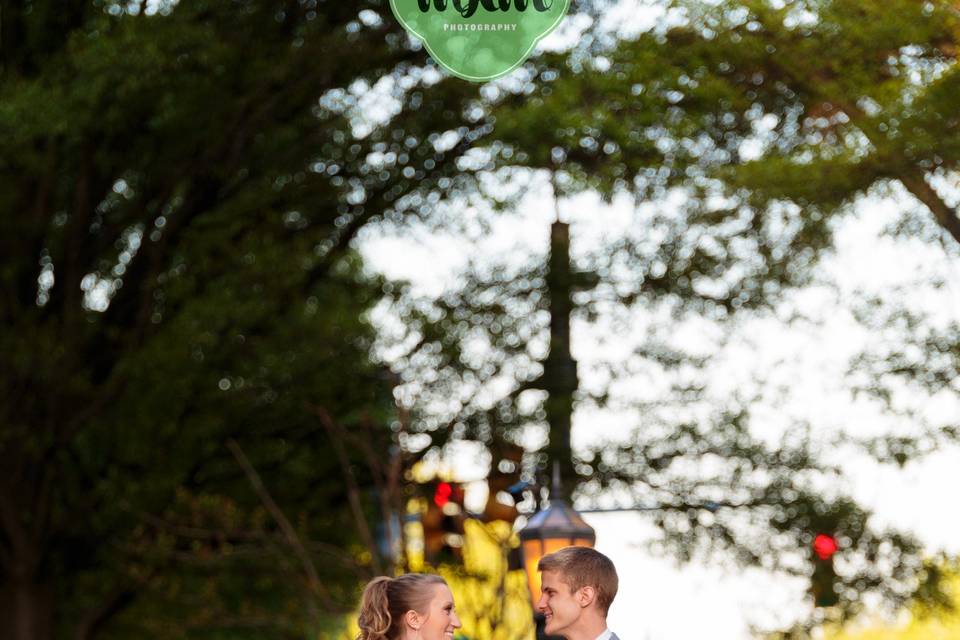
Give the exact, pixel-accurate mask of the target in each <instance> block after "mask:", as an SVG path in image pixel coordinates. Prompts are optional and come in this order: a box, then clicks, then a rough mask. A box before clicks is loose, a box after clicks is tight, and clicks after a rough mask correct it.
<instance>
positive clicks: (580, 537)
mask: <svg viewBox="0 0 960 640" xmlns="http://www.w3.org/2000/svg"><path fill="white" fill-rule="evenodd" d="M561 486H562V485H561V483H560V465H559V464H557V463H556V462H554V464H553V486H552V487H551V488H550V506H549V507H548V508H546V509H543V510H541V511H538V512H537V513H535V514H534V515H533V516H532V517H531V518H530V521H529V522H527V526H525V527H524V528H523V529H522V530H521V531H520V555H521V558H522V561H523V568H524V570H526V572H527V585H528V586H529V587H530V604H531V606H532V607H533V619H534V624H535V626H536V629H537V639H538V640H543V639H545V638H549V637H550V636H547V635H546V633H545V632H544V628H543V627H544V618H543V614H541V613H540V612H539V611H537V602H538V601H539V600H540V572H539V571H537V563H538V562H540V558H542V557H543V556H545V555H547V554H548V553H553V552H554V551H557V550H558V549H562V548H563V547H569V546H576V547H593V545H594V543H595V542H596V541H597V534H596V533H595V532H594V530H593V527H591V526H590V525H589V524H587V523H586V522H585V521H584V519H583V518H582V517H581V516H580V514H579V513H577V512H576V511H575V510H574V509H573V507H571V506H570V505H568V504H567V502H566V500H565V499H564V496H563V492H562V490H561Z"/></svg>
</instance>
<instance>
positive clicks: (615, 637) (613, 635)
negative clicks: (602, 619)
mask: <svg viewBox="0 0 960 640" xmlns="http://www.w3.org/2000/svg"><path fill="white" fill-rule="evenodd" d="M610 640H620V638H618V637H617V634H615V633H614V632H612V631H611V632H610Z"/></svg>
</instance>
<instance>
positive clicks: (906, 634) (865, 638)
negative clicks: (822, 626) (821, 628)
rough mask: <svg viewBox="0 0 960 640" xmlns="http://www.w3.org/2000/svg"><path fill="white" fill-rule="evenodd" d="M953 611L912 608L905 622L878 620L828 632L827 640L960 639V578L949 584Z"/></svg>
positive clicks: (825, 637)
mask: <svg viewBox="0 0 960 640" xmlns="http://www.w3.org/2000/svg"><path fill="white" fill-rule="evenodd" d="M949 591H950V593H951V595H952V596H953V598H952V601H953V603H954V609H953V611H949V612H941V613H937V614H930V613H924V612H922V611H920V610H914V611H911V616H910V619H909V621H907V622H905V623H901V624H890V623H877V624H873V625H869V626H867V627H866V628H862V629H859V630H834V631H828V632H827V633H826V634H825V636H824V640H960V577H954V578H953V579H952V580H951V581H950V583H949Z"/></svg>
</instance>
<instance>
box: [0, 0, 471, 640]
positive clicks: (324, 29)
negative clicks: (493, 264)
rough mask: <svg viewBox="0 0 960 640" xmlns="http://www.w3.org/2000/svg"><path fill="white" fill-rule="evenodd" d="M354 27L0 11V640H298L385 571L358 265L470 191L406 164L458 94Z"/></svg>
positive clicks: (381, 438) (389, 491)
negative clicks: (397, 103) (386, 89)
mask: <svg viewBox="0 0 960 640" xmlns="http://www.w3.org/2000/svg"><path fill="white" fill-rule="evenodd" d="M318 5H323V6H318ZM373 6H376V5H373ZM363 9H364V5H357V4H353V3H347V4H329V5H328V3H322V2H321V3H318V2H237V3H221V2H188V3H183V4H175V3H169V2H156V3H138V2H130V3H128V2H109V1H107V2H100V1H97V2H78V3H73V4H72V5H71V6H70V7H64V6H61V5H57V4H55V3H37V2H4V3H3V4H2V8H0V23H2V29H0V32H2V46H0V54H2V55H0V65H2V66H0V69H2V71H0V93H2V98H0V102H2V105H3V106H2V108H0V130H2V134H0V138H2V142H0V158H2V161H0V194H2V195H0V206H2V210H3V212H4V215H3V233H2V234H0V243H2V254H3V269H2V272H0V290H2V296H3V303H2V306H0V317H2V321H3V331H2V332H0V342H2V344H0V354H2V355H0V359H2V360H0V361H2V366H0V370H2V372H3V375H2V385H3V392H2V394H0V395H2V400H0V415H2V418H0V424H2V431H0V458H2V460H3V465H2V466H3V468H4V473H3V477H2V479H0V516H2V517H0V525H2V526H0V584H2V586H0V619H2V620H3V621H4V623H3V624H2V625H0V637H2V638H16V639H17V640H28V639H30V640H35V639H43V638H51V637H66V636H71V637H76V638H78V639H79V638H91V637H94V636H97V637H129V636H131V635H143V634H146V635H152V636H161V637H200V636H202V637H230V638H237V637H247V636H249V635H253V636H258V637H259V636H262V635H263V634H269V635H273V636H281V637H303V636H304V635H305V634H306V633H308V630H310V632H311V633H315V632H316V630H317V629H321V630H322V629H325V628H327V627H328V626H329V625H331V624H336V625H339V624H340V621H341V618H342V616H341V615H340V613H341V612H342V611H346V610H348V609H350V608H351V607H352V606H353V605H354V600H355V596H356V589H357V584H358V583H359V582H360V581H362V580H363V579H364V578H366V577H368V576H370V575H372V574H373V573H381V572H384V571H389V570H391V569H392V567H390V566H388V565H387V564H385V563H384V560H383V557H384V556H385V555H389V554H388V553H386V552H385V551H383V550H382V549H380V545H379V544H378V541H377V540H375V535H376V528H375V526H374V525H373V524H372V523H373V522H374V521H376V520H378V519H380V518H379V517H377V518H374V517H373V514H374V513H378V514H379V513H381V512H382V510H383V509H382V507H384V506H385V505H386V506H388V507H389V506H391V505H392V503H391V500H394V499H395V498H396V497H397V494H396V491H397V479H398V478H402V469H401V467H402V466H403V464H405V463H402V462H401V461H400V453H399V451H397V450H394V449H391V446H393V445H392V443H396V440H397V436H396V433H397V432H398V431H400V430H402V428H403V426H402V418H401V416H398V414H397V411H396V407H395V404H394V401H393V396H392V387H393V385H394V378H393V376H392V375H391V374H390V372H389V371H388V370H387V369H385V368H384V367H382V366H381V365H379V364H377V363H375V362H373V361H372V360H371V358H370V356H369V348H370V345H371V344H372V342H373V340H374V338H375V335H374V332H373V329H372V327H371V325H370V323H369V322H368V321H367V319H366V318H367V313H368V312H369V311H370V309H371V308H372V307H373V306H374V305H375V304H376V303H377V301H378V300H379V298H380V297H381V296H382V289H381V287H382V284H383V283H381V282H380V281H379V280H377V279H376V278H373V277H371V276H369V274H366V273H365V272H364V270H363V267H362V264H361V262H360V260H359V258H358V256H357V255H356V254H355V252H354V251H353V250H352V249H351V241H352V240H353V239H354V238H355V236H356V233H357V231H358V229H360V228H361V227H363V226H364V225H365V224H368V223H370V222H371V221H372V220H378V219H379V220H382V219H385V218H390V217H399V216H402V215H408V214H410V215H419V213H420V212H421V209H418V208H417V207H416V206H410V205H409V203H408V204H407V208H406V209H404V207H403V206H400V205H398V204H397V202H398V199H399V198H400V196H404V197H406V198H408V199H409V198H414V197H419V196H422V200H423V202H424V203H425V202H426V198H427V194H429V193H431V192H433V191H436V190H440V189H442V188H445V187H441V186H440V185H445V186H449V185H450V184H453V183H454V182H456V181H460V180H462V179H463V177H462V175H461V173H460V172H459V171H458V169H457V167H456V165H455V164H454V160H455V158H456V157H457V155H459V153H460V150H461V149H460V148H455V149H448V150H447V151H446V152H445V151H441V150H438V149H435V148H434V147H433V145H431V144H429V143H425V142H424V141H425V140H426V139H427V138H429V137H431V135H432V132H433V131H434V130H435V128H438V127H439V128H440V130H441V131H442V130H445V129H446V128H448V127H456V126H458V125H459V124H460V122H461V113H460V109H450V105H451V104H456V101H457V100H458V98H459V96H460V95H461V94H462V93H464V92H470V91H472V90H473V89H472V87H469V86H468V85H464V84H463V83H461V82H459V81H457V82H449V81H442V78H441V77H440V76H439V75H438V74H433V77H432V79H430V78H428V77H427V75H426V74H425V73H424V71H423V70H422V69H420V68H419V67H416V66H414V65H413V64H412V61H416V62H417V64H422V62H423V55H422V54H421V53H420V52H419V51H418V50H417V49H416V48H413V47H411V45H410V43H409V42H408V40H407V38H406V36H405V35H404V34H403V32H402V30H401V29H400V28H399V27H398V26H397V25H395V24H394V23H393V21H387V20H383V19H382V16H380V14H377V13H375V12H372V11H369V10H366V11H362V10H363ZM384 78H386V80H383V79H384ZM391 79H392V81H393V82H395V83H396V91H398V92H399V91H401V90H404V91H406V90H409V92H408V95H407V104H406V105H404V106H402V107H401V108H400V109H399V110H397V111H392V112H389V113H387V114H381V115H380V116H377V115H375V113H374V112H375V111H376V109H374V108H372V107H371V108H370V109H367V105H364V109H363V116H364V117H366V116H368V115H369V117H370V118H373V119H374V120H376V118H381V120H382V119H383V118H385V117H389V124H388V125H387V126H383V127H380V128H377V130H376V131H375V132H371V131H367V134H366V135H363V136H360V135H357V133H356V132H357V130H358V129H360V128H363V127H365V126H370V125H368V124H367V123H366V122H365V121H361V120H359V119H353V120H351V116H349V115H348V114H346V113H345V112H344V111H343V110H342V109H341V108H340V107H341V106H343V105H356V103H357V100H358V97H359V96H361V95H363V93H364V88H368V87H369V86H371V85H373V84H374V83H378V82H381V84H382V83H383V82H389V81H390V80H391ZM401 85H402V89H401ZM433 93H436V94H437V98H436V99H434V98H432V97H430V95H431V94H433ZM381 124H382V122H381ZM376 154H379V155H380V156H381V157H383V156H385V155H391V156H392V157H393V160H392V161H391V162H389V163H388V162H385V161H381V162H378V163H377V162H374V161H372V160H371V159H370V158H371V155H376ZM398 156H399V158H398ZM432 197H436V196H432ZM231 440H233V441H235V443H236V445H237V452H238V454H240V455H243V456H247V457H248V460H249V465H248V466H249V469H250V470H251V471H252V473H245V472H244V469H243V467H242V466H241V464H240V463H239V460H240V457H239V456H238V455H233V454H232V453H231V452H230V450H229V449H228V448H227V447H226V443H227V442H228V441H231ZM358 442H362V443H364V444H365V445H366V448H364V447H361V446H357V443H358ZM338 445H344V446H341V447H339V448H338ZM372 451H375V452H376V461H377V462H378V463H382V464H379V466H378V464H372V463H369V461H370V460H373V459H374V458H373V457H372V456H371V455H368V454H369V453H370V452H372ZM338 454H339V455H338ZM256 477H259V478H260V479H259V480H258V481H257V482H259V483H262V487H260V490H259V491H257V490H255V488H256V486H257V485H256V483H254V482H253V479H254V478H256ZM372 491H375V492H376V495H377V496H378V497H377V498H376V499H374V498H372V497H371V496H372V495H374V494H372V493H371V492H372ZM270 503H273V505H274V507H275V508H272V509H271V508H268V506H269V505H270ZM281 516H282V517H281ZM283 520H286V524H285V525H284V524H283ZM387 546H388V549H387V551H389V545H387Z"/></svg>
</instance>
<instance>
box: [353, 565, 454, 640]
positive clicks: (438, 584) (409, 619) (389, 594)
mask: <svg viewBox="0 0 960 640" xmlns="http://www.w3.org/2000/svg"><path fill="white" fill-rule="evenodd" d="M358 623H359V626H360V635H358V636H357V640H452V638H453V634H454V631H455V630H457V629H459V628H460V626H461V625H460V618H458V617H457V612H456V609H455V608H454V605H453V594H452V593H451V592H450V587H449V586H447V583H446V581H445V580H444V579H443V578H441V577H440V576H437V575H432V574H427V573H408V574H405V575H402V576H399V577H397V578H387V577H385V576H382V577H379V578H374V579H373V580H371V581H370V582H369V584H367V586H366V588H365V589H364V590H363V598H362V599H361V601H360V618H359V620H358Z"/></svg>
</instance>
